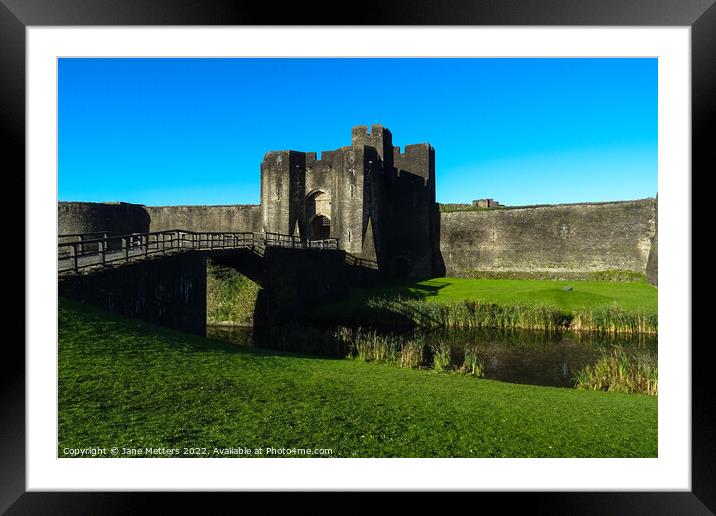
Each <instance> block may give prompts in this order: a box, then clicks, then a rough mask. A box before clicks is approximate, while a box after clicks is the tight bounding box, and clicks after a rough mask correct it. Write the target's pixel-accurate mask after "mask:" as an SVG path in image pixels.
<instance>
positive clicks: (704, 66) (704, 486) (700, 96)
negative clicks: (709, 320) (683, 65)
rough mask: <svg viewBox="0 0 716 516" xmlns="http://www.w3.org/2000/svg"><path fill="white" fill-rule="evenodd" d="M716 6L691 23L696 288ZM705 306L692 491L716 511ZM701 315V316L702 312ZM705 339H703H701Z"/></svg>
mask: <svg viewBox="0 0 716 516" xmlns="http://www.w3.org/2000/svg"><path fill="white" fill-rule="evenodd" d="M715 118H716V4H712V5H711V6H710V7H709V8H708V9H707V10H706V11H704V12H703V13H702V14H701V16H700V17H699V18H698V19H696V21H695V22H694V23H693V25H692V26H691V137H692V140H691V149H692V151H691V152H692V154H691V161H692V167H691V170H692V172H691V180H692V188H691V192H692V202H691V220H692V230H691V234H692V262H691V263H692V282H691V285H692V289H693V275H694V269H697V268H698V269H700V270H702V271H703V270H707V269H706V265H707V264H706V263H704V260H703V257H701V256H698V255H697V254H696V253H694V252H693V238H694V236H695V235H699V234H701V231H703V230H705V229H706V228H704V226H703V222H701V220H700V219H699V218H698V217H695V216H694V206H699V205H701V206H709V202H710V199H709V197H708V194H707V193H706V191H705V190H704V189H698V188H693V181H694V179H695V178H697V177H699V178H705V177H707V175H708V174H709V173H711V172H712V171H713V166H714V163H716V149H715V148H714V145H713V136H711V135H713V133H714V129H715V127H714V126H715V125H716V123H714V119H715ZM705 311H706V307H704V306H703V304H699V303H694V296H693V293H692V318H691V328H692V339H691V364H692V388H691V436H692V437H691V461H692V462H691V471H692V474H691V489H692V492H693V493H694V495H695V496H696V497H697V498H698V499H699V500H700V501H701V502H702V503H703V504H704V505H705V506H706V507H708V508H709V509H710V510H711V511H714V512H716V490H715V489H714V487H715V486H716V439H715V436H716V425H714V421H716V404H714V399H713V387H710V386H709V383H710V381H711V378H712V376H713V370H712V368H711V367H709V363H710V361H709V349H708V347H706V346H704V345H703V344H704V343H703V342H698V343H696V342H695V339H694V338H693V336H695V335H697V333H696V332H694V323H695V322H696V321H703V320H704V319H703V316H705V315H706V314H705ZM699 312H700V313H701V315H698V313H699ZM699 340H701V339H699Z"/></svg>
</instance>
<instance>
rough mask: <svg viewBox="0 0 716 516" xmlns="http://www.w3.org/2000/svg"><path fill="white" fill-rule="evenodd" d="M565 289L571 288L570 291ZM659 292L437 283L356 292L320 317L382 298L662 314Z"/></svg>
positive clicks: (612, 285) (628, 285)
mask: <svg viewBox="0 0 716 516" xmlns="http://www.w3.org/2000/svg"><path fill="white" fill-rule="evenodd" d="M565 287H572V290H571V291H568V290H565ZM657 292H658V291H657V289H656V287H654V286H652V285H650V284H649V283H646V282H641V281H639V282H617V281H555V280H510V279H465V278H433V279H429V280H424V281H414V280H408V281H402V282H395V283H391V284H388V285H386V286H384V287H381V288H370V289H353V290H352V291H351V296H350V298H348V299H346V300H344V301H340V302H338V303H333V304H332V305H330V306H326V307H322V308H321V312H330V313H332V314H333V313H340V312H346V313H350V312H351V311H353V310H355V309H356V308H358V307H361V306H363V305H364V303H365V301H366V300H367V299H370V298H372V297H378V296H385V295H389V296H393V295H402V296H410V297H414V296H415V297H421V298H423V299H425V300H426V301H430V302H438V303H440V302H451V301H459V300H463V299H473V300H478V301H482V302H485V303H495V304H501V305H517V304H520V305H535V306H536V305H553V306H556V307H558V308H560V309H562V310H563V311H564V312H565V313H570V312H573V311H575V310H578V309H593V308H598V307H600V306H610V305H613V304H617V305H619V306H621V307H622V308H623V309H625V310H645V311H650V312H656V311H657Z"/></svg>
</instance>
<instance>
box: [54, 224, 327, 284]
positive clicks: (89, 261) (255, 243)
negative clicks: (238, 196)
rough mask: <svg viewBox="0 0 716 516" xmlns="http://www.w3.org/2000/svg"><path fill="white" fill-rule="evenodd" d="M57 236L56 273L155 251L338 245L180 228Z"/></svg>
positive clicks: (119, 261) (258, 250) (257, 251)
mask: <svg viewBox="0 0 716 516" xmlns="http://www.w3.org/2000/svg"><path fill="white" fill-rule="evenodd" d="M98 234H102V237H101V238H96V235H98ZM59 238H60V242H59V243H58V251H57V263H58V269H57V270H58V274H67V273H77V272H79V271H80V270H81V269H90V270H91V268H100V267H106V266H108V265H111V264H122V263H129V262H135V261H138V260H143V259H147V258H148V257H150V256H155V255H166V254H173V253H179V252H187V251H218V250H231V249H249V250H250V251H252V252H253V253H255V254H257V255H259V256H261V257H262V256H263V254H264V251H265V249H266V248H267V247H285V248H293V249H321V250H329V249H332V250H336V249H338V239H336V238H328V239H323V240H305V239H301V238H300V237H296V236H292V235H284V234H281V233H253V232H195V231H187V230H183V229H172V230H167V231H154V232H148V233H132V234H127V235H111V234H108V233H85V234H83V233H77V234H72V235H60V236H59Z"/></svg>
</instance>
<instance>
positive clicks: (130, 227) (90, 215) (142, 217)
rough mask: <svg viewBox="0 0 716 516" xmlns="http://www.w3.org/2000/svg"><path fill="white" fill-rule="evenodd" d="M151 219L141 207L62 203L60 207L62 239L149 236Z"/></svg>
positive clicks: (58, 222) (58, 214)
mask: <svg viewBox="0 0 716 516" xmlns="http://www.w3.org/2000/svg"><path fill="white" fill-rule="evenodd" d="M148 230H149V215H148V214H147V212H146V210H145V209H144V206H142V205H141V204H128V203H123V202H122V203H101V202H60V203H58V205H57V231H58V234H59V235H70V234H78V233H94V232H99V231H107V232H109V233H120V234H127V233H146V232H147V231H148Z"/></svg>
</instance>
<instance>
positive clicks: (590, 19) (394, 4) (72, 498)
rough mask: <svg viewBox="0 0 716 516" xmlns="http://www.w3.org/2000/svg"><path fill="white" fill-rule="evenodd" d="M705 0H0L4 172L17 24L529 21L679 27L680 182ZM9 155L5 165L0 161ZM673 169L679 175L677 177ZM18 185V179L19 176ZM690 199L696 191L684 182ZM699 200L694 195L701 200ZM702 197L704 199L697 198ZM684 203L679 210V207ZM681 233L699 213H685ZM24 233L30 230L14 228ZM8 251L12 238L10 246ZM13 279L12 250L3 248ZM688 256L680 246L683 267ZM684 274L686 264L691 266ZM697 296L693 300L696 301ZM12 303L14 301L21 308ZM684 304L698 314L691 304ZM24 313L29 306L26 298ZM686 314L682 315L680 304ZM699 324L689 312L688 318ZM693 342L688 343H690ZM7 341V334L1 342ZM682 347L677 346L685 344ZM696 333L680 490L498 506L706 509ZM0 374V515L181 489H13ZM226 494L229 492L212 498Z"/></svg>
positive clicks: (710, 158)
mask: <svg viewBox="0 0 716 516" xmlns="http://www.w3.org/2000/svg"><path fill="white" fill-rule="evenodd" d="M714 1H715V0H600V1H596V0H501V1H499V2H495V1H489V0H479V1H476V0H442V1H440V2H432V3H428V2H426V1H422V2H414V1H413V2H411V1H408V0H392V1H381V2H369V3H366V4H364V5H361V6H360V7H358V6H356V8H355V9H351V11H350V15H346V14H342V15H341V14H340V10H339V9H323V10H321V11H316V12H314V11H312V10H311V9H310V7H309V6H308V5H307V4H304V3H293V4H290V3H286V4H283V5H282V6H281V8H280V9H279V8H277V7H276V6H275V5H274V4H270V3H268V2H246V1H229V0H204V1H202V2H196V1H192V0H153V1H151V2H149V1H146V0H144V1H142V0H92V1H89V2H88V1H86V0H0V70H1V71H2V73H1V77H2V80H0V120H1V121H2V124H1V127H2V138H1V139H0V141H2V147H3V154H4V163H5V164H6V167H7V168H5V167H4V169H5V173H6V177H7V176H14V177H22V178H23V179H24V173H23V172H21V171H24V165H25V139H24V135H25V29H26V28H27V27H28V26H65V25H77V26H89V25H512V26H515V25H517V26H519V25H540V26H559V25H562V26H568V25H571V26H595V25H604V26H688V27H691V43H692V45H691V63H692V172H691V178H692V185H693V180H695V179H696V178H699V177H701V176H705V175H706V174H708V173H709V172H712V170H713V163H715V162H716V145H714V144H713V142H712V141H711V140H710V139H709V138H708V135H709V134H711V133H712V132H713V131H709V129H712V130H713V129H714V122H713V115H714V112H715V111H716V110H715V109H714V108H715V106H716V5H714ZM10 163H12V165H9V164H10ZM688 172H689V171H685V172H684V173H688ZM23 187H24V180H23ZM692 192H693V193H694V194H696V195H697V197H693V198H692V206H695V205H698V204H699V203H698V200H699V198H698V195H699V194H700V195H705V194H704V192H703V190H702V191H701V192H699V189H694V188H693V187H692ZM702 200H703V198H702ZM704 201H705V200H704ZM689 208H690V207H689ZM692 223H693V228H692V235H698V234H700V233H701V232H699V231H698V228H699V221H698V219H697V218H696V217H692ZM26 238H31V235H26ZM18 247H19V246H18ZM13 256H14V260H17V261H18V262H20V261H21V260H22V264H21V263H18V264H17V265H16V266H15V265H14V264H12V265H13V266H14V267H15V270H17V269H19V268H20V267H22V268H23V269H24V270H25V275H26V277H27V275H28V274H32V271H31V270H28V269H27V267H26V266H25V265H24V264H25V263H26V262H25V261H24V256H23V255H22V254H17V252H15V254H14V255H13ZM698 264H699V261H698V259H697V257H696V255H695V254H694V253H693V248H692V271H693V268H695V267H696V266H697V265H698ZM692 274H693V272H692ZM704 304H705V303H704ZM23 305H24V304H23ZM692 305H693V310H696V311H698V310H704V309H705V307H703V306H702V307H699V306H698V305H697V304H695V303H692ZM27 309H32V307H31V306H28V307H27ZM692 313H693V312H692ZM696 320H699V319H698V318H694V317H693V315H692V321H696ZM692 340H693V339H692ZM6 342H7V344H11V343H12V344H16V341H15V340H13V341H6ZM683 345H684V346H685V347H686V346H687V345H689V343H687V342H685V343H683ZM709 347H710V344H709V342H708V341H706V342H700V343H697V344H696V346H693V347H692V443H691V445H692V457H691V463H692V491H691V492H641V493H627V492H619V493H612V492H610V493H599V492H593V493H574V492H570V493H523V494H519V495H518V494H515V493H509V494H507V496H505V495H499V494H491V493H484V494H480V496H485V497H497V496H499V497H500V499H499V503H500V504H501V507H502V508H507V509H509V508H510V507H513V506H515V505H516V504H522V503H525V502H527V503H529V506H530V509H531V511H536V512H538V513H539V512H550V513H555V512H556V513H564V514H571V513H579V514H582V513H583V514H604V513H607V514H611V513H617V514H619V513H629V514H710V513H711V512H712V511H716V489H714V486H716V440H715V436H716V428H715V427H714V426H713V423H712V421H714V420H716V417H714V416H716V408H715V407H716V403H714V402H713V397H712V396H713V394H714V388H713V382H710V381H709V376H710V374H711V371H710V370H709V369H710V368H711V363H710V361H709V360H708V353H709ZM3 365H4V367H3V374H2V375H0V382H1V386H2V391H1V392H0V414H2V419H1V422H0V439H1V440H2V447H1V448H0V513H3V512H5V511H6V510H7V513H8V514H34V513H43V514H115V513H116V514H120V513H121V514H127V513H131V512H134V511H135V510H141V509H145V508H146V504H147V503H148V502H149V501H151V500H152V499H156V498H157V497H161V499H162V502H161V503H162V504H165V503H166V502H167V501H168V498H171V499H172V500H173V501H175V502H179V503H182V504H184V503H185V496H184V495H180V496H176V495H174V496H167V495H166V494H152V493H139V494H138V493H133V494H127V493H96V492H95V493H67V492H65V493H54V492H53V493H41V492H31V493H27V492H25V473H26V466H25V430H26V429H25V352H24V349H22V348H19V347H17V346H14V347H12V346H9V345H6V349H5V360H3ZM222 496H223V497H228V496H232V495H231V494H225V495H222Z"/></svg>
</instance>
